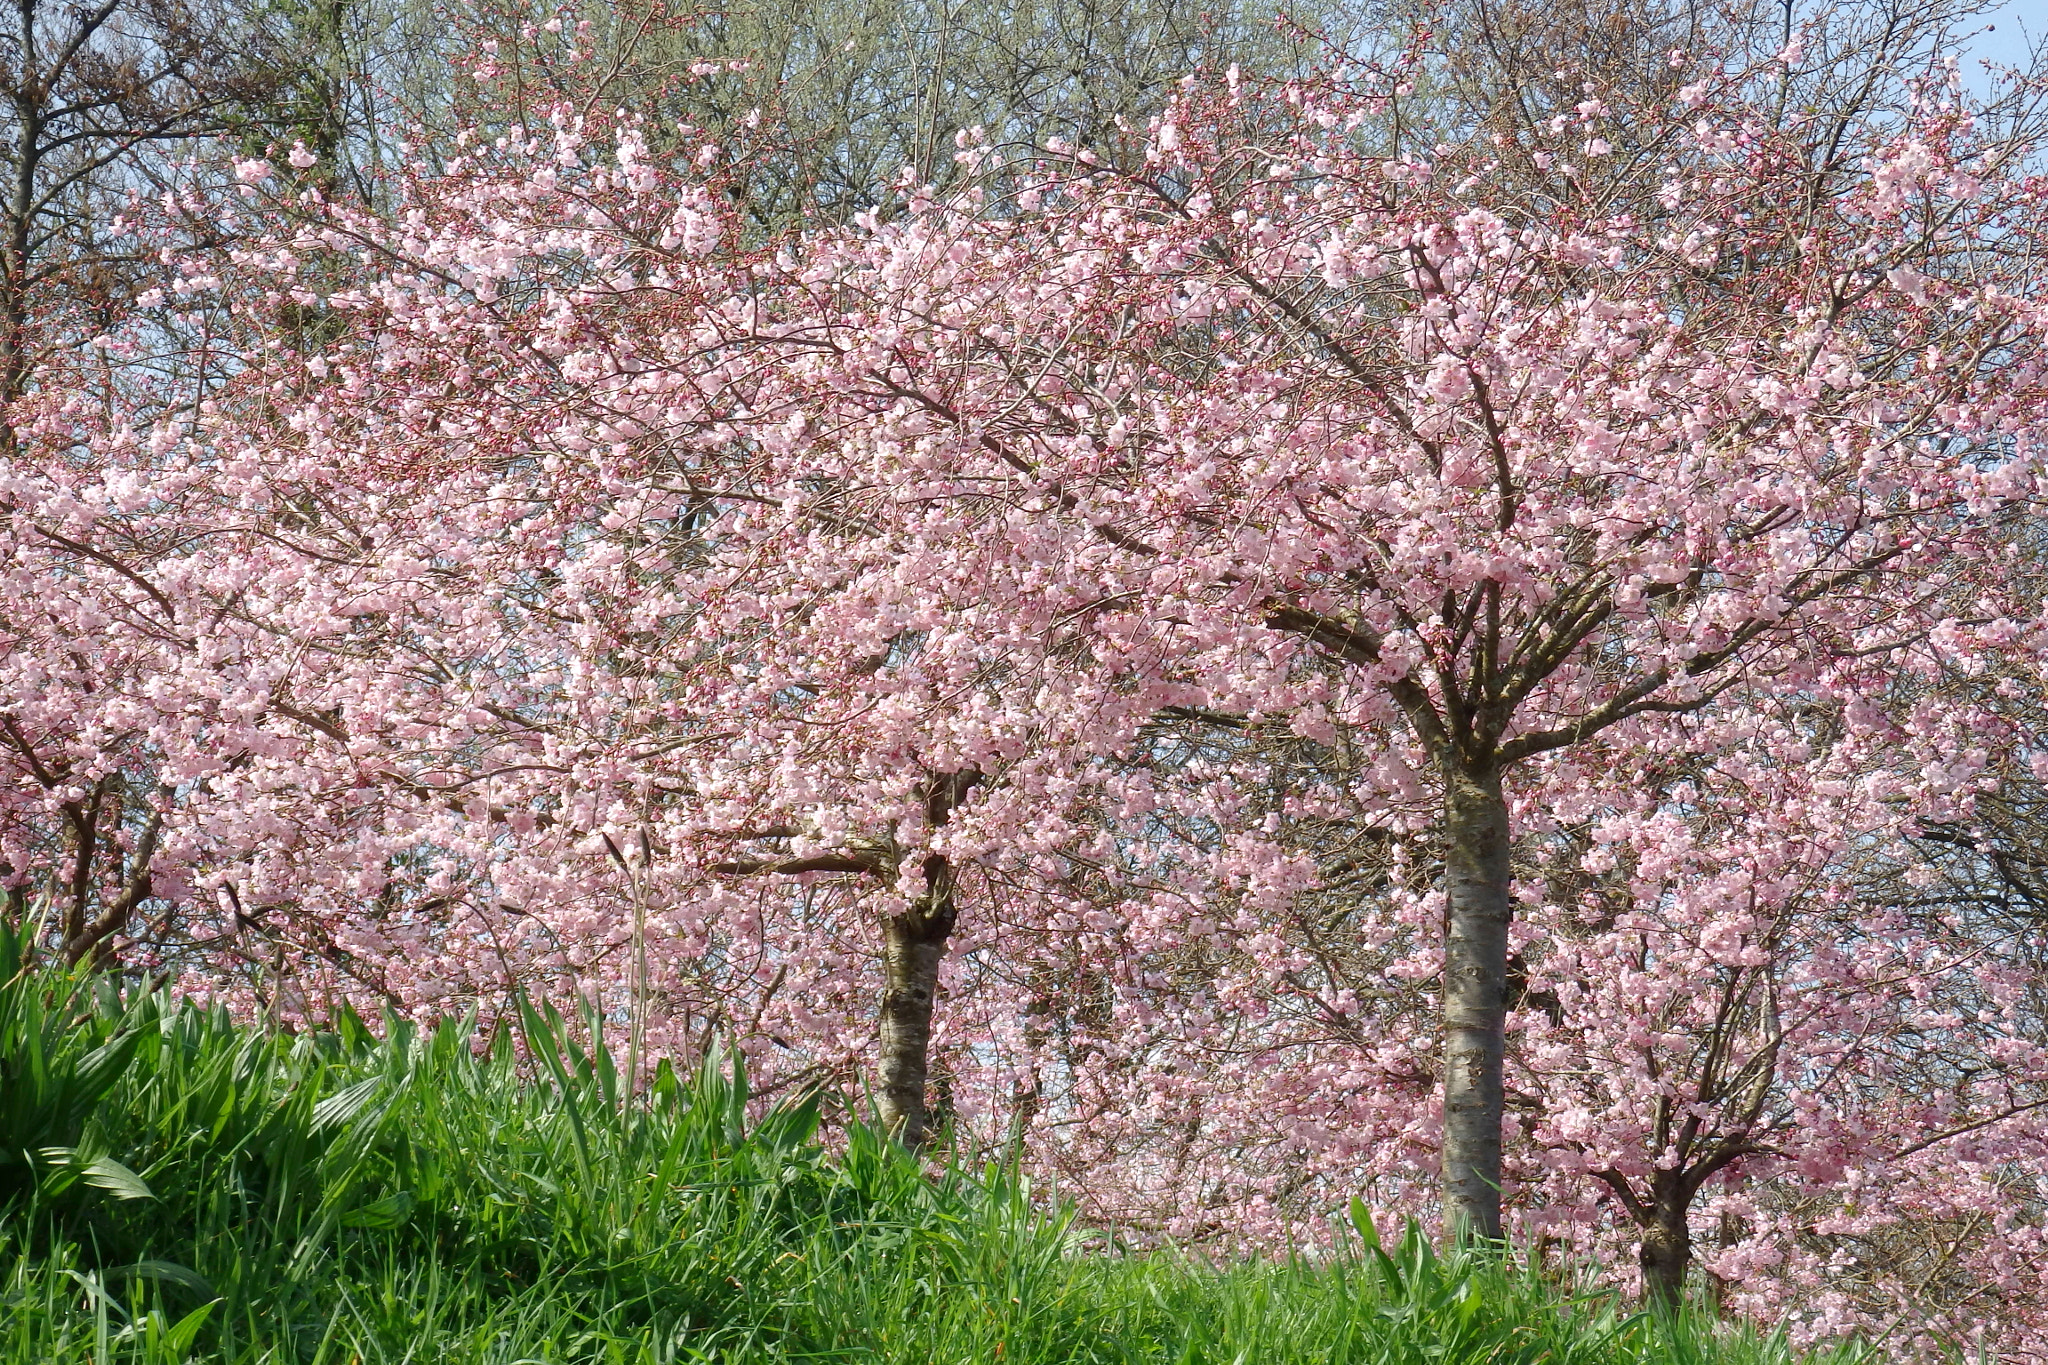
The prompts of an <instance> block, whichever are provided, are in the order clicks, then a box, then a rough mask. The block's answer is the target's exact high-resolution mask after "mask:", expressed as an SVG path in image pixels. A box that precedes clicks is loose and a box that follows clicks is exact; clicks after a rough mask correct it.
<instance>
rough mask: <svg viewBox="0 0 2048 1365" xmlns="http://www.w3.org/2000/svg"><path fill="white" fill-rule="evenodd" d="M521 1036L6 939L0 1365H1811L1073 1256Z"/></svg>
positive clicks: (846, 1157) (879, 1150)
mask: <svg viewBox="0 0 2048 1365" xmlns="http://www.w3.org/2000/svg"><path fill="white" fill-rule="evenodd" d="M521 1022H522V1027H521V1028H520V1030H519V1031H518V1032H519V1035H520V1036H519V1038H518V1039H517V1040H515V1039H514V1038H513V1037H512V1036H511V1035H510V1034H509V1033H506V1032H500V1033H498V1034H496V1035H494V1036H491V1037H489V1038H482V1037H479V1035H478V1032H477V1030H476V1028H475V1026H474V1024H473V1023H472V1022H460V1021H458V1022H447V1023H443V1024H441V1025H439V1026H437V1027H435V1028H432V1029H428V1030H416V1029H413V1028H411V1027H409V1026H407V1025H406V1024H404V1023H402V1022H400V1021H396V1020H392V1021H387V1022H386V1024H385V1027H384V1029H383V1034H382V1036H381V1037H380V1036H376V1035H374V1034H373V1033H372V1032H371V1031H370V1030H369V1029H367V1028H365V1027H364V1026H363V1025H362V1024H361V1023H360V1022H359V1021H356V1020H354V1019H352V1018H344V1019H342V1020H341V1022H340V1024H339V1026H338V1027H337V1028H336V1029H335V1030H334V1031H332V1032H329V1033H323V1034H319V1035H317V1036H300V1037H291V1036H286V1035H283V1034H281V1033H278V1032H275V1031H271V1030H265V1029H261V1028H253V1027H247V1026H241V1025H237V1024H235V1023H234V1022H233V1021H231V1020H230V1019H229V1018H227V1016H226V1015H225V1014H224V1013H221V1012H219V1011H209V1010H207V1009H204V1008H202V1007H199V1006H197V1005H193V1004H190V1003H175V1004H174V1003H170V1002H166V1001H165V1000H163V999H162V998H160V997H158V996H154V995H150V994H146V993H145V994H129V995H126V996H124V995H122V994H120V993H118V992H117V991H116V990H115V989H114V987H113V986H112V984H111V983H109V982H107V981H104V980H98V981H96V980H94V979H92V978H90V977H89V976H86V975H83V974H76V973H73V974H66V973H61V972H56V971H52V970H50V969H47V968H45V969H40V970H29V971H23V970H20V951H19V942H18V940H16V939H15V938H14V937H13V936H12V935H11V934H10V933H9V931H7V930H6V928H5V927H4V926H0V1365H30V1363H31V1362H33V1363H34V1365H48V1363H54V1362H80V1363H81V1365H83V1362H94V1363H95V1365H112V1363H113V1362H136V1363H137V1365H143V1363H147V1365H173V1362H185V1361H207V1362H214V1361H219V1362H236V1365H244V1363H246V1365H257V1363H258V1362H277V1363H278V1365H283V1363H284V1362H293V1363H294V1365H297V1363H298V1362H305V1363H307V1365H313V1363H316V1362H318V1363H323V1365H324V1363H329V1362H331V1363H332V1365H356V1363H358V1362H360V1363H361V1365H398V1363H399V1362H411V1363H416V1365H459V1363H465V1362H478V1365H482V1363H483V1362H492V1363H493V1365H514V1362H584V1361H589V1362H619V1365H628V1363H632V1365H641V1363H643V1362H644V1363H645V1365H656V1363H657V1362H706V1361H717V1362H735V1363H737V1362H799V1361H801V1362H840V1361H844V1362H860V1363H861V1365H885V1363H894V1362H901V1363H902V1365H951V1363H952V1362H959V1363H960V1365H967V1363H968V1362H974V1363H975V1365H996V1363H1000V1365H1036V1363H1039V1362H1043V1363H1045V1365H1051V1363H1052V1362H1059V1363H1060V1365H1068V1363H1069V1362H1075V1363H1079V1362H1102V1363H1103V1365H1110V1363H1112V1362H1114V1363H1115V1365H1125V1363H1127V1362H1129V1363H1135V1362H1159V1363H1160V1365H1211V1363H1212V1362H1213V1363H1214V1365H1253V1363H1254V1362H1275V1363H1276V1365H1278V1363H1280V1362H1288V1363H1292V1362H1302V1363H1303V1365H1307V1362H1316V1365H1341V1363H1343V1362H1357V1363H1358V1365H1397V1363H1405V1362H1416V1363H1417V1365H1422V1363H1423V1362H1436V1363H1440V1365H1453V1363H1462V1362H1496V1363H1498V1365H1509V1363H1510V1362H1526V1363H1527V1365H1535V1363H1536V1362H1548V1363H1550V1365H1623V1363H1628V1365H1636V1363H1638V1362H1639V1363H1640V1365H1650V1363H1651V1362H1658V1363H1659V1365H1664V1363H1666V1362H1668V1363H1669V1365H1766V1362H1786V1361H1790V1360H1791V1359H1792V1357H1791V1355H1790V1353H1789V1352H1787V1351H1786V1350H1785V1349H1784V1348H1783V1346H1782V1344H1780V1343H1777V1342H1774V1341H1771V1340H1767V1339H1759V1338H1756V1337H1754V1336H1751V1335H1745V1334H1743V1333H1741V1332H1738V1331H1734V1330H1731V1329H1726V1328H1720V1327H1716V1326H1714V1325H1713V1324H1711V1323H1709V1322H1707V1321H1706V1320H1704V1319H1700V1318H1690V1317H1687V1318H1680V1319H1678V1320H1676V1321H1672V1320H1669V1319H1663V1318H1655V1317H1651V1316H1646V1315H1640V1314H1634V1313H1631V1312H1629V1311H1628V1310H1627V1309H1626V1308H1625V1307H1624V1306H1622V1305H1618V1304H1616V1303H1615V1302H1613V1301H1612V1300H1611V1299H1608V1298H1604V1297H1601V1296H1599V1295H1597V1294H1594V1293H1590V1292H1577V1293H1574V1292H1567V1291H1565V1290H1561V1289H1559V1288H1557V1287H1555V1286H1552V1285H1549V1284H1546V1283H1544V1282H1542V1281H1540V1280H1538V1279H1535V1278H1533V1277H1530V1276H1528V1275H1526V1274H1522V1273H1519V1272H1518V1271H1517V1269H1516V1268H1515V1267H1514V1266H1513V1265H1512V1264H1511V1263H1504V1262H1502V1261H1500V1260H1499V1259H1497V1258H1492V1259H1490V1258H1484V1257H1455V1258H1450V1259H1445V1258H1440V1257H1438V1256H1437V1255H1435V1254H1434V1253H1432V1251H1431V1250H1430V1248H1429V1247H1428V1246H1427V1244H1426V1243H1425V1242H1424V1241H1423V1240H1422V1239H1421V1238H1420V1237H1419V1236H1418V1235H1416V1234H1415V1233H1414V1232H1413V1231H1411V1232H1410V1233H1409V1234H1408V1235H1407V1236H1406V1237H1405V1238H1404V1239H1403V1240H1402V1241H1401V1242H1400V1243H1399V1244H1398V1245H1395V1246H1388V1247H1385V1248H1381V1247H1380V1246H1378V1245H1377V1241H1376V1239H1375V1240H1374V1241H1372V1242H1370V1243H1368V1242H1366V1241H1363V1240H1359V1241H1355V1242H1354V1244H1353V1246H1352V1247H1351V1249H1350V1250H1349V1251H1348V1252H1346V1253H1343V1254H1340V1255H1338V1256H1336V1257H1334V1258H1330V1257H1324V1258H1319V1259H1316V1260H1313V1261H1311V1260H1306V1259H1300V1260H1293V1261H1286V1262H1277V1263H1274V1262H1257V1263H1242V1264H1235V1265H1231V1266H1226V1267H1218V1266H1213V1265H1210V1264H1207V1263H1205V1262H1202V1261H1200V1260H1198V1259H1195V1258H1191V1257H1187V1256H1181V1255H1175V1254H1153V1255H1149V1256H1124V1255H1112V1254H1103V1253H1084V1252H1083V1251H1081V1250H1080V1246H1081V1243H1082V1241H1083V1239H1082V1237H1081V1236H1080V1235H1079V1231H1078V1230H1077V1229H1076V1228H1075V1227H1074V1226H1073V1225H1072V1223H1071V1221H1070V1217H1069V1215H1067V1214H1065V1213H1062V1212H1060V1211H1059V1210H1057V1209H1052V1208H1048V1207H1047V1206H1046V1205H1045V1203H1044V1202H1043V1201H1040V1200H1034V1199H1033V1198H1031V1197H1030V1195H1029V1193H1028V1191H1027V1189H1026V1188H1025V1186H1024V1185H1023V1184H1022V1183H1021V1182H1019V1181H1018V1180H1016V1179H1014V1178H1012V1177H1011V1176H1009V1175H1008V1174H1006V1173H1004V1172H1002V1171H1000V1170H996V1169H992V1168H991V1169H978V1170H966V1169H961V1168H959V1167H958V1166H955V1167H954V1168H952V1169H949V1170H947V1171H945V1172H943V1173H941V1174H938V1175H932V1174H930V1173H928V1172H927V1171H925V1170H924V1169H922V1168H921V1167H920V1166H919V1164H918V1163H916V1162H914V1161H912V1160H910V1159H909V1158H907V1157H905V1156H904V1155H903V1154H902V1153H900V1152H898V1151H897V1150H895V1149H894V1148H893V1147H892V1146H890V1145H889V1144H888V1143H887V1142H884V1141H882V1140H879V1139H878V1138H876V1137H875V1136H874V1135H873V1134H872V1133H870V1132H868V1131H866V1130H855V1131H853V1132H852V1133H850V1134H849V1135H848V1141H847V1143H846V1145H845V1149H844V1151H843V1152H841V1153H840V1154H838V1155H836V1156H828V1154H827V1153H826V1151H825V1150H824V1149H823V1148H822V1147H821V1146H820V1144H819V1143H818V1141H817V1140H816V1138H817V1126H818V1120H817V1113H816V1110H815V1109H814V1108H813V1107H812V1106H810V1105H808V1104H803V1103H796V1104H787V1105H784V1106H782V1107H780V1108H777V1109H774V1110H773V1111H772V1112H769V1113H767V1114H765V1115H763V1114H759V1113H757V1114H755V1116H754V1117H753V1118H752V1119H751V1121H750V1120H749V1117H748V1095H747V1087H746V1078H745V1074H744V1071H743V1069H742V1068H740V1067H739V1066H738V1065H737V1064H736V1063H735V1064H731V1065H727V1066H723V1067H721V1066H716V1065H713V1066H707V1067H706V1068H705V1069H703V1070H702V1071H701V1072H699V1073H697V1074H696V1075H694V1076H690V1077H678V1076H676V1075H674V1074H673V1073H672V1072H670V1071H668V1070H666V1069H663V1070H662V1071H661V1072H660V1074H659V1077H658V1079H657V1081H656V1083H655V1084H654V1086H653V1088H652V1092H651V1093H650V1094H648V1095H646V1096H643V1097H641V1098H639V1099H629V1098H628V1097H627V1096H625V1095H624V1094H623V1093H622V1085H621V1080H620V1077H619V1075H618V1073H617V1071H616V1070H615V1068H614V1066H613V1063H612V1061H611V1059H610V1058H609V1057H608V1055H607V1054H606V1052H605V1051H604V1049H603V1048H601V1047H596V1048H585V1047H580V1046H578V1045H577V1044H576V1043H575V1042H574V1041H573V1039H574V1037H575V1035H576V1033H577V1030H575V1029H572V1028H571V1027H569V1026H568V1025H567V1024H566V1023H565V1022H564V1021H563V1020H562V1018H561V1017H560V1016H559V1015H556V1014H554V1013H553V1012H552V1011H548V1010H544V1009H543V1010H540V1011H532V1010H529V1011H527V1012H526V1014H525V1017H524V1019H523V1020H522V1021H521ZM515 1043H516V1045H515ZM522 1057H523V1059H524V1060H523V1061H522ZM1364 1227H1365V1229H1366V1230H1368V1231H1369V1230H1370V1224H1369V1222H1368V1223H1366V1224H1364ZM1850 1358H1851V1356H1850V1355H1849V1354H1848V1353H1846V1352H1844V1353H1842V1354H1841V1355H1840V1356H1839V1357H1837V1359H1839V1360H1844V1361H1846V1360H1848V1359H1850Z"/></svg>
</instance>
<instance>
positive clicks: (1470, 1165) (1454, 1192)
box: [1442, 758, 1510, 1240]
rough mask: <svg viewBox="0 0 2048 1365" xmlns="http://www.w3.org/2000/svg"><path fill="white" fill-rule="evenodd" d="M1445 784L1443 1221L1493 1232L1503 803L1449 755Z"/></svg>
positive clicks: (1504, 902)
mask: <svg viewBox="0 0 2048 1365" xmlns="http://www.w3.org/2000/svg"><path fill="white" fill-rule="evenodd" d="M1442 771H1443V784H1444V807H1443V842H1444V892H1445V911H1444V917H1445V922H1444V984H1443V1019H1444V1138H1443V1185H1444V1220H1445V1222H1446V1223H1447V1224H1448V1225H1449V1226H1450V1227H1452V1228H1453V1229H1455V1230H1457V1232H1458V1233H1459V1234H1462V1235H1467V1236H1473V1237H1483V1238H1487V1239H1489V1240H1492V1239H1498V1238H1499V1237H1500V1235H1501V1224H1500V1181H1501V1140H1500V1129H1501V1115H1502V1114H1503V1113H1504V1112H1505V1111H1504V1107H1503V1100H1504V1096H1505V1081H1504V1077H1503V1066H1504V1059H1505V1057H1506V1037H1507V1033H1506V1029H1507V977H1508V921H1509V919H1510V908H1509V902H1508V852H1509V846H1508V837H1509V836H1508V807H1507V801H1506V799H1505V798H1504V797H1503V796H1502V794H1501V775H1500V771H1499V769H1498V768H1495V767H1493V766H1492V765H1491V764H1487V763H1482V764H1480V765H1479V766H1478V768H1477V771H1474V770H1473V769H1471V768H1469V767H1466V766H1465V765H1463V764H1460V763H1458V762H1457V761H1456V760H1455V759H1450V758H1447V759H1446V760H1445V761H1444V762H1443V763H1442Z"/></svg>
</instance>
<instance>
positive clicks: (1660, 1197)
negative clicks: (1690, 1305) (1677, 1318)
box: [1636, 1170, 1692, 1308]
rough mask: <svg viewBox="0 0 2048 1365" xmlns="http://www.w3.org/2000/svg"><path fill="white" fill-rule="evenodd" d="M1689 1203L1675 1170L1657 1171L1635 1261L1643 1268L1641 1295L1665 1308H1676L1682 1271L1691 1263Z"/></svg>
mask: <svg viewBox="0 0 2048 1365" xmlns="http://www.w3.org/2000/svg"><path fill="white" fill-rule="evenodd" d="M1691 1202H1692V1201H1691V1199H1690V1198H1689V1197H1688V1196H1687V1194H1686V1190H1685V1181H1684V1179H1683V1178H1682V1177H1681V1175H1680V1173H1679V1172H1678V1171H1675V1170H1671V1171H1658V1172H1657V1174H1656V1176H1655V1177H1654V1179H1653V1180H1652V1182H1651V1199H1650V1208H1649V1215H1650V1216H1649V1221H1648V1222H1646V1223H1645V1224H1644V1225H1643V1240H1642V1244H1641V1245H1640V1246H1639V1247H1638V1248H1637V1249H1636V1263H1637V1264H1638V1265H1640V1266H1641V1267H1642V1271H1643V1295H1644V1297H1645V1298H1647V1299H1649V1301H1650V1302H1651V1303H1654V1304H1659V1305H1661V1306H1663V1307H1665V1308H1676V1307H1678V1305H1679V1304H1680V1303H1681V1302H1682V1301H1683V1300H1684V1297H1685V1272H1686V1270H1687V1268H1689V1267H1690V1266H1691V1265H1692V1229H1691V1228H1690V1227H1689V1226H1687V1223H1686V1206H1687V1205H1688V1204H1690V1203H1691Z"/></svg>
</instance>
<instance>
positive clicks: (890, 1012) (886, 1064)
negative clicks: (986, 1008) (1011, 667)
mask: <svg viewBox="0 0 2048 1365" xmlns="http://www.w3.org/2000/svg"><path fill="white" fill-rule="evenodd" d="M980 782H981V772H980V770H979V769H976V768H963V769H961V770H960V771H958V772H953V773H941V774H939V775H938V776H936V777H934V778H932V780H931V781H930V782H929V783H927V784H926V785H925V787H924V789H923V796H924V803H925V819H926V820H927V821H928V822H929V823H930V825H931V827H932V828H933V829H938V828H940V827H942V826H944V825H945V824H946V823H947V822H948V821H950V820H951V819H952V817H953V812H954V811H955V810H956V809H958V808H959V806H960V803H961V802H963V801H965V800H966V799H967V793H968V792H970V791H972V790H973V789H974V788H975V786H977V785H978V784H979V783H980ZM955 883H956V878H955V876H954V872H953V863H952V860H951V859H949V858H947V857H946V856H945V855H944V854H943V853H929V854H926V855H925V859H924V888H925V889H924V895H923V896H922V897H920V898H919V900H918V903H917V904H916V905H914V906H912V907H911V908H910V909H909V910H907V911H905V912H904V913H903V914H901V915H896V916H893V917H892V918H891V919H890V920H889V925H888V929H887V931H886V932H887V941H886V943H885V946H884V948H883V952H882V971H883V984H882V1017H881V1028H880V1033H881V1046H882V1061H881V1073H882V1074H881V1081H882V1085H881V1095H880V1096H879V1097H878V1103H877V1107H878V1108H879V1109H880V1111H881V1119H882V1127H883V1128H884V1129H885V1130H886V1131H887V1132H888V1133H889V1134H890V1135H891V1136H893V1137H894V1138H895V1139H896V1140H897V1141H898V1142H900V1143H902V1144H903V1145H904V1146H905V1147H908V1148H910V1149H911V1150H912V1151H916V1150H918V1149H919V1148H922V1147H923V1146H924V1144H925V1141H926V1139H927V1138H928V1137H929V1136H930V1134H929V1133H928V1132H927V1130H926V1109H925V1099H924V1090H925V1073H926V1071H927V1069H928V1067H929V1064H930V1056H931V1043H932V1003H933V1001H934V999H935V998H936V997H937V995H938V992H939V964H940V963H942V962H944V961H945V960H946V940H948V939H949V938H951V937H952V936H953V925H954V922H955V921H957V920H958V919H959V917H960V909H959V902H958V900H957V898H956V897H955V894H954V888H955Z"/></svg>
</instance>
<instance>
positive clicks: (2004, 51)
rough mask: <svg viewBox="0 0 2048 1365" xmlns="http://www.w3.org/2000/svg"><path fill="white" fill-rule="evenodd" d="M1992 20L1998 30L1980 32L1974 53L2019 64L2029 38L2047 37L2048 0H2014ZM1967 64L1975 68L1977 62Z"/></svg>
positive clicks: (2038, 39)
mask: <svg viewBox="0 0 2048 1365" xmlns="http://www.w3.org/2000/svg"><path fill="white" fill-rule="evenodd" d="M1989 22H1990V23H1992V24H1993V25H1995V26H1996V31H1995V32H1992V33H1983V34H1979V35H1978V36H1977V38H1976V39H1975V40H1974V41H1973V42H1972V43H1971V44H1970V49H1969V50H1970V53H1971V55H1972V56H1975V57H1980V58H1984V59H1987V60H1990V61H1994V62H2009V63H2011V64H2013V65H2015V66H2017V65H2019V64H2020V63H2021V61H2022V60H2023V59H2024V58H2025V56H2026V51H2027V44H2028V43H2029V42H2030V41H2031V42H2034V43H2038V42H2040V41H2041V40H2042V38H2044V37H2048V0H2011V3H2009V4H2007V5H2006V6H2004V7H2003V8H2002V9H2000V10H1999V12H1998V13H1997V14H1996V15H1994V16H1992V17H1991V18H1990V20H1989ZM1967 66H1968V67H1969V68H1971V69H1975V64H1974V63H1969V64H1967Z"/></svg>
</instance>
